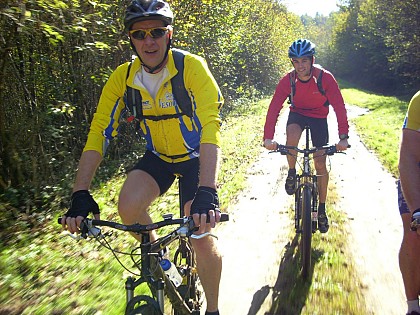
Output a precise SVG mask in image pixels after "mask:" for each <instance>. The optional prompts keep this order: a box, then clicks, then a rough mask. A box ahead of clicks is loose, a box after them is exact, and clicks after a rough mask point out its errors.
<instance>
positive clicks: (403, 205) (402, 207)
mask: <svg viewBox="0 0 420 315" xmlns="http://www.w3.org/2000/svg"><path fill="white" fill-rule="evenodd" d="M397 191H398V209H399V210H400V214H404V213H410V209H408V206H407V202H406V201H405V198H404V195H403V192H402V189H401V182H400V180H398V182H397Z"/></svg>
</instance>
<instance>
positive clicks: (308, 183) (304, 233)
mask: <svg viewBox="0 0 420 315" xmlns="http://www.w3.org/2000/svg"><path fill="white" fill-rule="evenodd" d="M309 129H310V128H309V126H305V128H304V131H305V148H304V149H300V148H299V147H296V146H287V145H281V144H278V145H277V149H276V150H274V151H271V152H280V153H281V154H282V155H290V156H293V157H295V158H296V159H297V158H298V154H302V155H303V157H302V162H299V161H298V164H299V165H300V169H301V173H300V174H296V191H295V193H294V197H295V204H294V208H295V213H294V220H295V230H296V233H298V234H301V241H300V253H301V257H300V258H301V272H302V277H303V278H304V279H307V278H308V276H309V274H310V269H311V264H312V263H311V252H312V248H311V243H312V234H313V233H315V232H316V231H317V230H318V188H317V175H314V174H313V173H312V169H311V155H313V154H314V153H316V152H320V151H324V153H323V155H329V156H331V155H334V154H335V153H344V152H340V151H337V148H336V146H335V145H326V146H322V147H314V148H310V147H309ZM349 147H350V146H349ZM295 152H296V153H295Z"/></svg>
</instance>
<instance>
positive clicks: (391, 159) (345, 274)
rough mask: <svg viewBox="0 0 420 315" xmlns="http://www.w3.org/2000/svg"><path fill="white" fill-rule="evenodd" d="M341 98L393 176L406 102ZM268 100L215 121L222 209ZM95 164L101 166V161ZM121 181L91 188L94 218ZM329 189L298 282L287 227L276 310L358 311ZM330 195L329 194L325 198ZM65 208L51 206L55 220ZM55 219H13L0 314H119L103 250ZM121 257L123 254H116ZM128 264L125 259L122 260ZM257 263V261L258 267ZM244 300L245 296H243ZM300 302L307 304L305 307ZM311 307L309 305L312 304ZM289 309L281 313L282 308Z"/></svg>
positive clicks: (115, 284)
mask: <svg viewBox="0 0 420 315" xmlns="http://www.w3.org/2000/svg"><path fill="white" fill-rule="evenodd" d="M343 94H344V98H345V100H346V102H347V103H351V104H354V105H358V106H362V107H367V108H369V109H370V112H369V114H367V115H365V116H362V117H360V118H357V119H356V120H355V122H356V125H357V128H358V131H359V132H360V133H361V136H362V138H363V139H364V141H366V143H367V145H368V146H369V147H370V148H372V150H374V151H375V152H376V153H377V155H378V156H379V158H380V159H381V161H383V163H384V165H385V166H386V167H387V168H388V169H389V170H390V171H391V172H392V173H393V174H395V173H396V160H397V147H398V142H399V130H400V126H401V123H402V119H403V116H404V114H405V110H406V108H407V103H406V102H403V101H401V100H398V99H396V98H390V97H383V96H378V95H374V94H371V93H368V92H364V91H360V90H356V89H352V88H350V87H347V86H346V87H345V88H344V89H343ZM268 103H269V100H263V101H261V102H258V103H257V104H255V103H242V104H247V105H246V106H247V107H243V108H242V109H241V110H238V111H237V112H236V113H235V114H230V115H228V116H227V117H226V118H225V119H224V122H223V126H222V132H223V143H222V151H223V154H222V164H221V171H220V175H219V184H220V189H219V196H220V199H221V205H222V208H223V207H226V206H227V205H229V204H230V203H233V202H235V200H236V198H237V196H238V195H239V193H240V191H241V190H242V189H243V188H244V185H245V184H246V170H247V169H248V168H249V166H250V165H251V163H252V162H253V161H254V160H255V159H256V158H257V156H258V155H259V153H260V152H261V151H262V149H261V141H262V134H263V125H264V119H265V114H266V109H267V106H268ZM102 167H105V168H106V167H107V165H106V164H105V165H103V166H102ZM123 180H124V174H123V172H121V173H119V175H117V176H116V177H114V178H113V179H112V180H111V181H108V182H106V183H103V184H102V185H99V188H98V189H97V190H95V191H94V192H93V193H94V196H95V199H96V200H97V201H98V203H99V204H100V207H101V209H102V217H103V218H106V219H115V220H118V215H117V213H116V202H117V199H118V191H119V189H120V187H121V185H122V182H123ZM331 189H332V192H330V193H329V196H330V197H329V198H330V199H329V201H328V203H329V205H330V206H329V209H331V210H329V211H331V214H330V215H331V221H333V222H337V227H334V230H338V231H339V233H328V234H327V235H320V234H319V233H317V235H316V236H315V237H314V261H315V265H314V273H313V277H312V281H311V282H309V283H304V282H302V281H301V280H300V278H299V276H298V272H297V270H296V263H295V260H296V259H298V258H297V257H298V255H296V250H297V248H296V243H295V242H294V241H293V239H294V231H292V230H291V231H290V246H289V247H288V248H286V249H285V256H284V257H283V260H282V262H281V268H283V269H282V270H283V272H284V273H282V277H281V278H279V281H278V283H277V284H276V288H277V289H276V291H275V292H276V294H277V296H276V298H275V301H276V303H274V304H273V307H277V310H280V309H283V308H284V309H288V310H294V312H292V313H293V314H299V313H300V312H301V313H302V314H366V312H365V309H364V300H363V296H362V293H361V288H360V287H359V283H358V280H357V277H355V271H354V268H353V262H352V260H351V259H350V253H349V251H348V249H347V243H346V242H347V238H346V237H345V236H346V233H347V232H346V226H345V220H346V218H344V217H343V215H342V214H340V213H338V212H336V211H334V210H333V208H334V203H335V202H336V200H334V199H333V198H334V191H333V187H331ZM331 198H332V199H331ZM177 200H178V199H177V187H176V185H174V187H172V188H171V189H170V191H169V192H168V193H167V194H165V196H163V197H161V198H159V199H158V200H156V201H155V202H154V204H153V205H152V207H151V213H152V217H154V218H155V219H156V218H158V217H159V216H160V214H161V213H162V212H172V213H174V214H176V213H178V210H177V209H178V206H177ZM63 212H65V210H64V209H57V211H56V217H58V216H59V215H61V214H62V213H63ZM56 217H50V218H49V219H50V224H48V225H45V226H42V227H37V228H33V229H30V230H29V229H27V228H26V229H25V228H22V226H24V225H21V226H20V225H18V224H19V223H17V225H16V228H15V231H16V232H14V233H13V235H11V236H10V237H9V238H8V240H9V241H8V243H7V246H5V245H0V246H2V247H1V248H0V273H1V275H2V276H1V278H0V313H2V311H3V313H5V314H10V315H13V314H34V315H38V314H42V315H44V314H70V315H72V314H78V315H79V314H92V315H93V314H95V315H98V314H122V313H123V309H124V303H125V302H124V294H125V291H124V279H123V275H124V270H123V269H122V267H121V266H120V265H119V264H118V262H117V261H116V259H115V258H114V257H113V256H112V255H111V253H110V252H109V251H108V250H106V249H104V248H103V247H101V246H100V245H98V243H96V242H85V241H81V242H79V243H76V242H74V241H73V240H72V239H70V238H68V237H63V236H62V235H61V234H60V227H59V226H58V225H57V224H56ZM111 243H112V246H115V247H117V248H118V249H120V250H128V249H129V248H130V247H131V246H132V245H133V243H134V241H133V239H132V238H131V237H130V236H128V235H123V234H122V233H118V232H117V233H114V234H113V236H112V238H111ZM120 258H121V259H124V257H120ZM124 261H125V264H126V265H127V266H129V267H131V266H132V264H131V263H130V261H128V260H127V259H125V260H124ZM261 268H264V266H261ZM243 302H244V303H248V302H249V303H250V302H251V301H243ZM305 305H311V307H312V308H311V309H310V310H309V309H307V308H306V306H305ZM314 305H316V307H317V308H316V309H313V307H314ZM285 314H289V312H287V313H285Z"/></svg>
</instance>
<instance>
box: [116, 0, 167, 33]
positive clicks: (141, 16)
mask: <svg viewBox="0 0 420 315" xmlns="http://www.w3.org/2000/svg"><path fill="white" fill-rule="evenodd" d="M145 20H162V21H163V22H165V24H166V25H171V24H172V22H173V20H174V14H173V13H172V11H171V8H170V7H169V4H168V3H167V2H165V1H163V0H133V1H132V2H131V4H130V5H129V6H128V7H127V9H126V10H125V17H124V27H125V30H126V31H129V30H130V28H131V26H132V25H133V24H134V23H136V22H139V21H145Z"/></svg>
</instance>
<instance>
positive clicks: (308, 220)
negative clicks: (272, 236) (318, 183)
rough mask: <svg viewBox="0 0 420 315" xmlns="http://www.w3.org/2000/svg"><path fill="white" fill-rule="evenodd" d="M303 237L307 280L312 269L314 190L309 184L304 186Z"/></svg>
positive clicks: (303, 261) (302, 246) (303, 263)
mask: <svg viewBox="0 0 420 315" xmlns="http://www.w3.org/2000/svg"><path fill="white" fill-rule="evenodd" d="M301 205H302V208H301V209H302V238H301V241H300V243H301V264H302V277H303V278H304V279H305V280H306V279H307V278H308V276H309V273H310V269H311V251H312V249H311V242H312V191H311V189H310V188H309V187H308V186H304V187H303V188H302V204H301Z"/></svg>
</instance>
